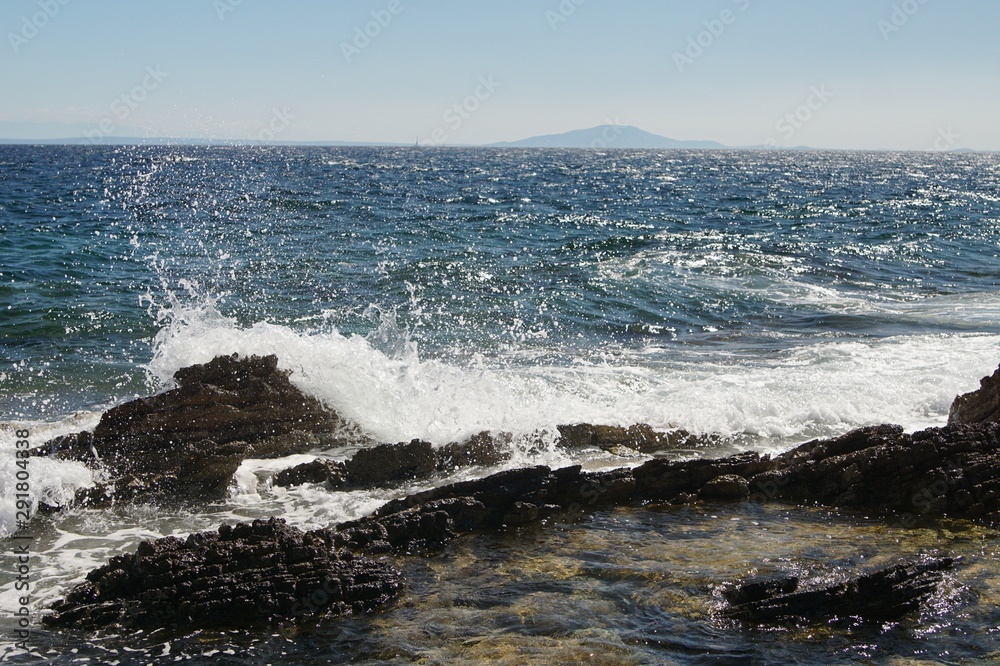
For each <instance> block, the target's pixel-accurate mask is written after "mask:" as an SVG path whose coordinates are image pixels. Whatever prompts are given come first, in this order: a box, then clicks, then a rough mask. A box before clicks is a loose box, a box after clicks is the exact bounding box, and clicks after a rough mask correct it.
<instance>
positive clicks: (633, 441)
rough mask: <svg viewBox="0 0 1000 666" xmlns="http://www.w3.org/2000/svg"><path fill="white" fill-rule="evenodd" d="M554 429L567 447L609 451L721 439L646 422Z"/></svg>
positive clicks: (644, 449)
mask: <svg viewBox="0 0 1000 666" xmlns="http://www.w3.org/2000/svg"><path fill="white" fill-rule="evenodd" d="M557 429H558V431H559V440H558V444H559V446H562V447H564V448H568V449H582V448H598V449H603V450H605V451H610V452H612V453H614V452H617V451H619V450H621V449H626V450H628V449H631V450H633V451H638V452H639V453H656V452H657V451H663V450H666V449H682V448H695V447H697V446H703V445H705V444H710V443H715V442H718V441H719V439H720V438H719V437H718V436H712V435H693V434H691V433H689V432H688V431H686V430H682V429H677V430H672V431H670V432H660V431H658V430H654V429H653V428H652V426H649V425H647V424H645V423H637V424H635V425H631V426H629V427H627V428H625V427H622V426H610V425H593V424H591V423H575V424H571V425H561V426H558V428H557Z"/></svg>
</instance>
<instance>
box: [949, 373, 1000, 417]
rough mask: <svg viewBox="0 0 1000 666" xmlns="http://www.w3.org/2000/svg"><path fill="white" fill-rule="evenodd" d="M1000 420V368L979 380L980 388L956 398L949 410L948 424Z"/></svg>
mask: <svg viewBox="0 0 1000 666" xmlns="http://www.w3.org/2000/svg"><path fill="white" fill-rule="evenodd" d="M996 421H1000V368H997V370H996V372H994V373H993V374H992V375H991V376H989V377H983V378H982V379H980V380H979V389H978V390H976V391H972V392H971V393H965V394H963V395H960V396H958V397H957V398H955V401H954V402H952V403H951V409H950V410H948V425H964V424H970V423H992V422H996Z"/></svg>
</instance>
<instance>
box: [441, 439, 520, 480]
mask: <svg viewBox="0 0 1000 666" xmlns="http://www.w3.org/2000/svg"><path fill="white" fill-rule="evenodd" d="M513 440H514V437H513V436H512V435H511V434H510V433H506V432H502V433H500V434H498V435H494V434H492V433H490V432H489V431H486V430H484V431H483V432H481V433H479V434H476V435H473V436H472V437H470V438H468V439H466V440H465V441H462V442H452V443H450V444H445V445H444V446H442V447H441V448H440V449H438V450H437V468H438V470H441V471H450V470H453V469H457V468H459V467H473V466H481V467H491V466H493V465H499V464H501V463H505V462H507V461H508V460H510V457H511V443H512V442H513Z"/></svg>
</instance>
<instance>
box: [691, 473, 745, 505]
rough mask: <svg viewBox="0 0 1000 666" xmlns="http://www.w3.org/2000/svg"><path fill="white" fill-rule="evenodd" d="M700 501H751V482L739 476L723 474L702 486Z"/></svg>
mask: <svg viewBox="0 0 1000 666" xmlns="http://www.w3.org/2000/svg"><path fill="white" fill-rule="evenodd" d="M698 499H702V500H726V501H730V500H747V499H750V482H749V481H747V480H746V479H744V478H743V477H742V476H739V475H738V474H723V475H722V476H717V477H715V478H714V479H712V480H711V481H709V482H708V483H706V484H705V485H704V486H702V488H701V490H699V491H698Z"/></svg>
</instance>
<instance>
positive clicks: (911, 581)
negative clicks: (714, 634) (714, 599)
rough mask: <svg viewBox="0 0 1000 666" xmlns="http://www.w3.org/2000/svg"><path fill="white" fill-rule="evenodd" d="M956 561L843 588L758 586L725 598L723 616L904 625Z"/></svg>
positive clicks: (901, 569)
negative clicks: (900, 621)
mask: <svg viewBox="0 0 1000 666" xmlns="http://www.w3.org/2000/svg"><path fill="white" fill-rule="evenodd" d="M952 564H953V560H952V559H950V558H940V559H928V560H926V561H922V562H906V563H902V564H897V565H894V566H890V567H886V568H883V569H879V570H877V571H873V572H871V573H867V574H864V575H861V576H858V577H856V578H853V579H851V580H848V581H846V582H844V583H840V584H838V585H831V586H828V587H823V588H819V589H814V590H808V591H803V592H798V591H796V589H797V588H798V586H799V580H798V579H797V578H780V579H775V580H765V581H753V582H750V583H745V584H743V585H739V586H736V587H735V588H732V589H731V590H727V591H725V592H724V593H723V596H724V597H725V598H726V601H727V605H726V606H725V607H724V608H723V610H722V612H721V615H722V616H723V617H727V618H731V619H736V620H740V621H742V622H747V623H752V624H781V623H786V622H792V623H806V624H814V623H824V624H827V623H829V622H833V621H837V620H846V619H849V618H855V617H860V618H863V619H864V620H866V621H870V622H888V621H892V620H898V619H900V618H902V617H903V616H905V615H906V614H908V613H911V612H913V611H916V610H918V609H919V608H920V605H921V604H922V603H924V602H925V601H927V599H928V598H929V597H930V596H931V595H933V594H934V592H935V591H936V589H937V585H938V583H940V582H941V578H942V575H943V574H942V572H943V571H945V570H947V569H950V568H951V567H952Z"/></svg>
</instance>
